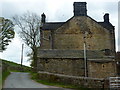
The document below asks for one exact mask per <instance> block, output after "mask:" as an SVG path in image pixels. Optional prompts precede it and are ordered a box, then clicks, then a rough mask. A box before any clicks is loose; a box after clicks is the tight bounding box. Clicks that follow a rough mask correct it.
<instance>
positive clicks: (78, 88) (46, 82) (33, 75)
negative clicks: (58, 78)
mask: <svg viewBox="0 0 120 90" xmlns="http://www.w3.org/2000/svg"><path fill="white" fill-rule="evenodd" d="M30 74H31V79H32V80H35V81H36V82H38V83H41V84H44V85H49V86H56V87H61V88H71V89H74V90H90V89H88V88H82V87H81V86H75V85H69V84H65V83H62V82H52V81H49V80H40V79H38V74H37V73H30Z"/></svg>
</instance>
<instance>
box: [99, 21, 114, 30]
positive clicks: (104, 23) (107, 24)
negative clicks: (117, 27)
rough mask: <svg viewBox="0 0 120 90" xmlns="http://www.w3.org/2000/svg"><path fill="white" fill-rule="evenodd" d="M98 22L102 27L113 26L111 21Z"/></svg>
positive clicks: (111, 27)
mask: <svg viewBox="0 0 120 90" xmlns="http://www.w3.org/2000/svg"><path fill="white" fill-rule="evenodd" d="M98 24H100V25H102V26H103V27H104V28H106V29H108V30H111V29H112V30H114V26H113V25H112V24H111V23H106V22H98Z"/></svg>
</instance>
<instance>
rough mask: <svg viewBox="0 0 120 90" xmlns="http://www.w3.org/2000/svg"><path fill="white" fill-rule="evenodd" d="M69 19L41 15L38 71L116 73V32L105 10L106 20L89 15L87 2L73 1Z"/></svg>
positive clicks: (73, 73)
mask: <svg viewBox="0 0 120 90" xmlns="http://www.w3.org/2000/svg"><path fill="white" fill-rule="evenodd" d="M73 6H74V16H73V17H71V18H70V19H69V20H67V21H66V22H46V15H45V14H44V13H43V14H42V15H41V16H42V19H41V22H42V24H41V37H40V39H41V46H40V48H39V51H38V58H39V60H38V65H37V67H38V71H44V72H51V73H58V74H64V75H71V76H88V77H95V78H107V77H109V76H115V75H116V64H115V33H114V26H113V25H112V24H111V23H110V22H109V14H108V13H106V14H105V15H104V16H103V18H104V21H103V22H97V21H96V20H94V19H92V18H91V17H90V16H88V15H87V7H86V2H74V4H73Z"/></svg>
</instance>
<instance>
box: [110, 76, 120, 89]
mask: <svg viewBox="0 0 120 90" xmlns="http://www.w3.org/2000/svg"><path fill="white" fill-rule="evenodd" d="M109 85H110V90H120V77H110V78H109Z"/></svg>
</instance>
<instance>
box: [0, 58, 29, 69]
mask: <svg viewBox="0 0 120 90" xmlns="http://www.w3.org/2000/svg"><path fill="white" fill-rule="evenodd" d="M0 61H2V70H3V71H4V70H6V69H7V70H9V71H29V70H30V67H28V66H25V65H23V66H22V67H21V65H20V64H17V63H15V62H12V61H7V60H3V59H0Z"/></svg>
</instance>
